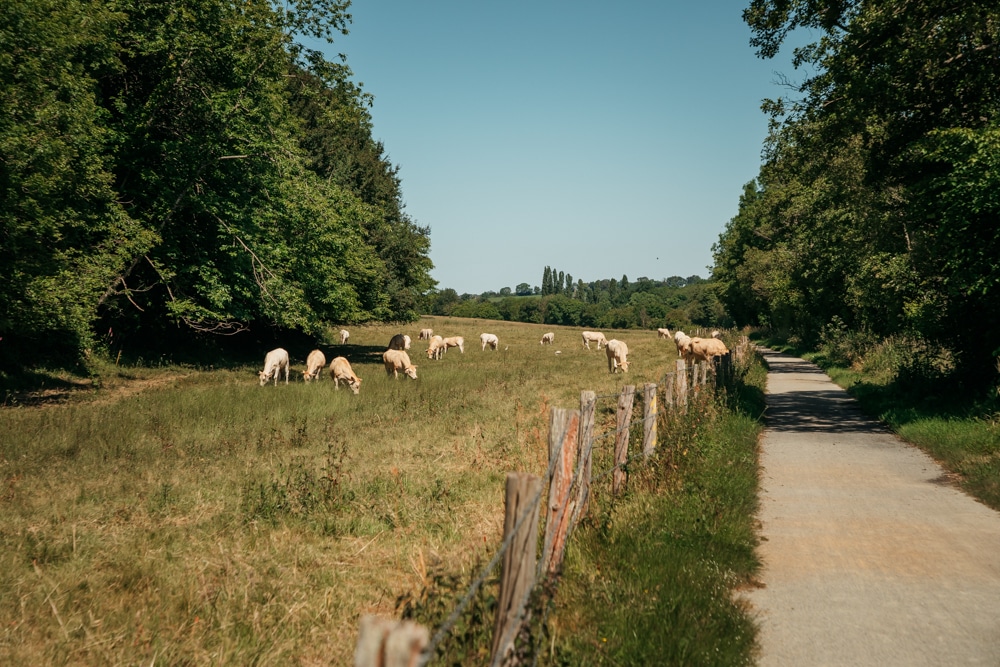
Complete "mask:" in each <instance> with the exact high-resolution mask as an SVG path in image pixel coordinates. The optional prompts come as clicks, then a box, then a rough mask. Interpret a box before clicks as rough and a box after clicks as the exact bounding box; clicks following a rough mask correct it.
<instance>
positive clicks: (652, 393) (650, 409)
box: [642, 382, 657, 458]
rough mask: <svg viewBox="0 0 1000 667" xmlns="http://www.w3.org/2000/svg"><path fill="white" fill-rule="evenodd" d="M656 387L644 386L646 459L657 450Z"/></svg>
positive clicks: (652, 385)
mask: <svg viewBox="0 0 1000 667" xmlns="http://www.w3.org/2000/svg"><path fill="white" fill-rule="evenodd" d="M656 413H657V410H656V385H655V384H653V383H652V382H647V383H646V384H644V385H643V386H642V455H643V456H645V457H646V458H649V456H650V455H651V454H652V453H653V450H655V449H656V416H657V415H656Z"/></svg>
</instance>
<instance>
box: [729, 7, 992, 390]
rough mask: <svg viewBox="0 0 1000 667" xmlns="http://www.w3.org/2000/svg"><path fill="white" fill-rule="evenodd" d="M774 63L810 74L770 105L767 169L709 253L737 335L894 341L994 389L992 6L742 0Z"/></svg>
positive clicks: (757, 39)
mask: <svg viewBox="0 0 1000 667" xmlns="http://www.w3.org/2000/svg"><path fill="white" fill-rule="evenodd" d="M744 19H745V20H746V21H747V23H748V24H749V25H750V28H751V29H752V31H753V39H752V43H753V45H754V46H756V47H757V49H758V54H759V55H760V56H762V57H765V58H769V57H772V56H774V55H775V54H776V53H777V52H778V50H779V48H780V47H781V46H782V44H783V41H784V38H785V36H786V35H787V34H788V33H789V32H790V31H792V30H794V29H796V28H799V27H806V28H809V29H810V30H812V31H814V34H815V35H816V37H817V41H816V42H814V43H812V44H809V45H806V46H802V47H799V48H797V49H796V50H795V62H796V65H808V66H809V69H810V70H811V73H810V75H808V76H806V77H805V78H804V79H803V80H802V81H801V82H799V83H798V84H797V89H796V93H797V94H796V95H793V96H792V97H791V98H789V99H779V100H770V101H767V102H766V103H765V105H764V109H765V111H767V112H768V113H769V114H770V116H771V120H772V123H771V132H770V136H769V138H768V140H767V143H766V145H765V158H766V159H765V162H764V164H763V166H762V167H761V169H760V173H759V175H758V177H757V178H756V179H755V180H754V181H752V182H751V183H749V184H747V185H746V187H745V188H744V191H743V196H742V198H741V200H740V206H739V213H738V214H737V215H736V217H734V218H733V219H732V221H731V222H730V223H729V225H728V226H727V228H726V230H725V232H724V233H723V234H722V236H721V237H720V239H719V242H718V244H717V245H716V247H715V268H714V271H713V277H714V279H715V280H716V281H717V282H718V284H719V290H720V292H719V293H720V296H721V298H722V301H723V302H724V303H725V304H726V306H727V309H728V311H729V312H730V313H731V314H732V315H733V317H734V318H735V319H736V321H737V322H738V323H740V324H760V325H765V326H769V327H772V328H774V329H777V330H783V331H786V332H788V333H789V334H790V335H794V336H797V337H799V338H800V339H801V340H802V341H804V342H807V343H809V342H816V341H818V340H819V339H821V338H822V337H823V335H824V332H827V334H828V335H834V334H835V332H836V331H846V332H854V334H861V335H863V337H865V336H866V337H868V338H870V339H871V340H875V341H878V340H880V339H885V338H887V337H891V336H905V337H909V338H911V339H916V340H921V341H925V342H926V343H927V345H926V349H927V350H932V351H936V352H935V354H938V355H940V353H941V352H942V351H946V352H948V353H949V354H950V355H951V356H952V360H953V366H954V372H956V373H957V374H958V375H959V376H962V377H964V378H967V379H975V380H976V381H977V382H981V381H988V380H990V379H991V378H995V374H996V363H997V356H998V354H1000V307H998V306H1000V196H998V193H1000V4H997V3H996V2H986V1H983V0H969V2H962V3H955V2H940V1H937V0H920V1H916V2H908V3H906V9H905V11H902V10H901V6H900V5H898V3H886V2H861V1H860V0H848V1H846V2H844V1H839V0H838V1H837V2H833V1H830V0H820V1H818V2H791V3H790V2H783V1H778V0H753V2H751V3H750V6H749V8H748V9H747V10H746V11H745V12H744Z"/></svg>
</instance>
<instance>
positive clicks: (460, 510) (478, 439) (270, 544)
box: [0, 318, 753, 665]
mask: <svg viewBox="0 0 1000 667" xmlns="http://www.w3.org/2000/svg"><path fill="white" fill-rule="evenodd" d="M423 326H430V327H433V328H434V329H435V331H436V332H438V333H442V334H445V335H448V334H456V335H462V336H464V337H465V339H466V341H467V345H466V349H465V353H464V354H460V353H459V352H458V351H457V350H455V349H453V350H451V351H449V352H448V353H447V354H446V355H445V358H444V359H443V360H442V361H439V362H431V361H429V360H427V359H426V356H425V355H424V354H423V350H424V349H425V348H426V344H425V343H424V342H423V341H417V340H415V339H416V334H417V331H418V330H419V328H421V327H423ZM350 329H351V343H352V344H351V345H347V346H344V347H340V346H338V345H333V344H325V343H321V344H320V345H319V347H321V349H323V350H324V352H325V353H326V355H327V359H328V360H329V359H332V357H334V356H337V355H340V354H342V355H344V356H347V357H348V358H349V359H350V360H351V363H352V365H353V366H354V369H355V371H356V372H357V374H358V375H359V376H360V377H361V378H362V379H363V384H362V387H361V393H360V395H357V396H355V395H353V394H352V393H351V392H350V391H348V390H346V389H342V390H341V391H335V390H334V388H333V383H332V382H331V381H329V379H328V377H325V378H324V379H323V380H322V381H320V382H319V383H316V384H309V385H307V384H305V383H303V382H302V381H301V370H302V367H303V362H304V359H305V357H306V355H307V353H308V352H309V349H310V348H311V346H307V345H300V344H298V343H296V344H295V345H292V344H288V345H286V347H287V349H288V350H289V352H290V353H291V357H292V382H291V383H290V384H289V385H288V386H285V384H284V383H283V382H281V383H279V384H278V386H277V387H274V386H272V385H268V386H266V387H260V386H258V380H257V371H258V370H260V368H261V365H262V361H263V356H264V352H266V349H261V350H260V351H259V355H258V358H257V359H256V360H255V361H254V362H253V363H252V364H251V363H241V362H238V361H237V362H229V361H227V360H226V359H224V358H219V359H218V362H217V363H216V364H215V366H214V368H213V367H211V366H210V365H208V364H204V365H200V366H182V365H173V364H169V363H167V362H162V363H149V362H146V363H144V364H142V365H125V364H122V363H119V365H115V363H114V359H111V360H105V361H103V362H101V363H98V364H94V368H96V369H97V371H96V375H94V376H92V377H89V378H81V377H72V376H67V375H65V374H62V375H57V374H48V373H46V372H45V371H42V370H37V369H36V371H35V375H34V377H35V379H36V380H38V379H39V378H43V379H45V380H46V382H47V383H48V384H47V385H46V387H47V388H46V389H45V390H44V391H42V392H37V391H27V390H26V389H24V388H23V387H21V388H18V389H17V390H16V391H15V390H11V391H8V392H7V394H6V396H7V401H6V404H5V405H6V407H4V408H3V409H0V511H2V513H3V516H4V521H3V523H2V525H0V564H2V568H0V600H4V601H6V604H3V605H0V627H2V630H0V663H2V664H124V663H128V664H137V663H141V664H149V663H151V662H165V663H178V662H184V663H188V664H208V663H211V664H230V665H245V664H251V663H266V664H292V663H294V664H318V663H322V664H348V663H349V662H350V659H351V658H350V656H351V654H352V651H353V648H354V642H355V639H356V633H357V622H358V618H359V616H360V615H361V614H364V613H379V614H384V615H388V616H396V617H398V616H399V615H400V614H401V613H402V607H403V606H404V605H405V603H406V601H407V600H414V599H419V598H420V596H421V595H422V594H423V592H424V591H427V590H430V589H432V588H433V587H434V585H435V582H436V581H444V580H445V579H449V578H450V580H455V581H457V580H462V579H465V578H467V574H468V573H469V572H472V571H474V570H475V569H476V567H477V566H480V565H481V564H482V563H483V562H485V561H486V560H488V559H489V557H490V556H491V555H492V553H493V552H494V551H495V549H496V547H497V545H498V543H499V538H500V534H501V531H502V523H503V509H502V505H503V480H504V476H505V475H506V473H507V472H508V471H511V470H520V471H526V472H534V473H541V472H543V471H544V469H545V467H546V463H547V461H546V459H547V447H546V443H545V438H546V428H547V424H548V421H547V418H548V409H549V408H550V407H551V406H560V407H573V406H575V405H577V404H578V402H579V392H580V391H581V390H583V389H590V390H594V391H596V392H597V393H598V394H608V393H613V392H616V391H618V390H619V389H620V387H621V386H622V385H623V384H625V383H626V382H627V383H629V384H631V383H641V382H648V381H659V379H660V378H661V377H662V376H663V374H664V373H665V372H666V371H667V370H669V369H670V368H672V367H673V363H674V359H675V356H676V353H675V350H674V347H673V345H672V343H671V342H670V341H664V340H658V339H657V338H656V335H655V333H653V332H638V331H610V330H608V331H606V333H607V334H608V336H609V338H610V337H612V336H618V337H620V338H622V339H623V340H626V341H627V342H628V344H629V347H630V350H631V354H630V361H631V362H632V365H631V367H630V371H629V373H628V375H627V376H623V375H621V374H619V375H611V374H609V373H608V372H607V363H606V359H605V356H604V353H603V352H598V351H596V350H590V351H588V350H586V349H584V348H583V347H582V346H581V343H580V335H579V329H574V328H567V329H563V328H559V327H549V326H545V327H543V326H538V325H526V324H513V323H503V322H488V323H487V322H483V321H476V320H463V319H449V318H426V319H424V320H423V321H421V322H418V323H415V324H412V325H407V326H406V327H394V326H371V327H351V328H350ZM549 330H552V331H555V334H556V340H555V345H554V346H544V347H543V346H541V345H539V340H540V338H541V334H542V333H543V332H544V331H549ZM399 331H403V332H406V333H409V334H410V335H411V336H412V337H413V338H414V348H413V350H411V358H412V360H413V362H414V363H416V364H417V365H418V375H419V378H420V379H419V380H417V381H411V380H404V379H400V380H397V381H392V380H389V379H388V378H386V376H385V372H384V370H383V368H382V364H381V361H380V354H381V352H382V351H383V350H384V349H385V345H386V343H387V342H388V340H389V338H390V336H391V335H392V334H394V333H397V332H399ZM483 331H490V332H492V333H495V334H497V335H498V336H499V337H500V347H499V350H498V351H497V352H492V351H489V350H487V351H486V352H482V351H481V350H480V348H479V345H478V337H479V334H480V333H481V332H483ZM556 351H559V352H560V354H556ZM119 361H120V360H119ZM721 411H722V406H721V405H718V406H715V405H709V406H705V407H704V408H703V409H700V411H697V412H695V411H693V412H692V413H691V414H692V418H694V417H695V415H698V414H703V413H704V414H705V415H706V417H705V419H706V420H708V421H705V422H704V423H702V424H700V425H698V426H697V429H698V431H697V432H698V435H697V437H693V438H692V439H691V442H690V444H689V445H688V446H687V447H686V449H682V450H680V451H679V452H677V454H676V461H675V462H674V463H673V464H672V465H676V467H677V470H679V471H687V470H691V471H695V470H701V469H702V468H703V467H704V466H709V467H711V466H714V465H719V464H722V463H725V464H727V465H728V463H729V462H730V461H732V465H733V466H734V469H735V468H739V469H742V468H743V467H744V466H746V465H749V463H748V461H747V460H746V457H747V456H752V454H753V450H752V446H751V449H749V450H744V451H743V453H742V454H741V455H739V456H737V455H736V454H735V453H725V452H724V451H719V452H716V449H717V448H720V447H723V445H722V444H721V443H724V442H726V441H727V439H728V438H730V437H735V436H726V437H724V438H716V437H713V436H712V435H710V434H711V433H712V431H711V430H710V429H709V427H708V424H709V423H710V422H711V423H714V422H715V421H716V420H717V419H720V418H721V417H716V416H712V417H711V419H710V420H709V419H708V417H709V416H711V415H716V413H719V414H721ZM746 428H747V429H749V428H750V427H749V425H747V426H746ZM726 447H728V445H727V446H726ZM685 451H686V453H685ZM726 451H728V450H726ZM664 465H666V460H665V461H664ZM645 474H648V475H650V476H651V477H650V479H649V480H648V481H643V480H644V477H643V475H645ZM702 475H707V472H704V471H702V472H697V473H695V472H692V473H690V476H689V475H688V474H687V473H684V474H683V475H681V476H679V477H677V478H676V479H675V478H674V477H672V476H671V475H668V474H667V468H664V469H663V470H662V471H661V472H659V473H654V472H652V471H651V472H649V473H639V472H637V473H636V478H635V479H636V480H637V483H636V485H635V488H636V491H635V492H634V500H632V498H633V496H632V495H630V496H629V498H630V499H629V500H627V501H626V503H627V505H626V506H628V505H630V504H632V503H633V502H634V503H637V507H638V508H640V509H635V510H632V513H634V514H635V515H636V516H637V517H639V519H642V516H641V515H642V513H643V511H645V512H647V514H646V515H645V516H646V517H652V516H654V514H653V511H654V510H655V511H656V512H660V511H666V509H667V507H668V505H667V504H666V503H661V502H660V501H659V500H656V501H654V500H649V501H642V500H640V498H641V497H642V496H643V495H644V494H643V493H642V492H641V489H643V488H645V487H647V486H648V487H649V488H651V489H653V488H660V487H666V488H671V487H672V486H674V485H676V486H677V487H678V488H679V489H682V490H683V494H687V495H689V496H690V500H689V501H688V502H687V503H685V504H683V505H681V509H680V510H679V512H680V514H678V515H676V516H674V515H670V514H664V515H663V516H662V517H661V518H660V519H658V520H657V521H656V523H661V522H662V524H663V525H665V526H671V528H670V531H672V532H671V533H670V534H671V535H674V536H675V537H673V538H671V539H675V540H676V541H678V542H681V543H684V542H690V546H691V549H692V551H690V552H689V554H688V556H689V557H690V558H692V559H694V558H695V552H697V551H701V550H703V549H704V548H705V547H706V546H710V547H711V550H712V551H711V553H709V552H706V558H707V559H708V560H709V561H710V562H709V563H707V564H703V565H701V566H699V570H698V572H701V571H702V570H704V571H705V572H711V571H712V569H713V568H716V567H718V568H719V572H720V574H719V577H718V578H717V579H714V580H713V581H715V582H716V584H715V585H721V584H722V583H726V582H728V584H735V583H737V582H738V581H743V580H745V572H746V564H745V561H746V560H747V559H748V558H749V556H748V555H747V554H746V553H744V554H743V555H742V556H740V555H739V552H740V550H741V549H744V548H749V547H744V546H740V547H738V548H732V549H730V547H729V546H728V543H729V542H730V541H732V542H734V543H739V544H744V542H743V540H746V539H749V537H748V536H744V537H740V538H739V540H737V539H736V537H735V536H734V535H735V534H734V532H733V531H734V529H732V528H723V527H722V526H723V525H724V524H721V523H719V521H720V519H719V517H718V516H717V515H718V513H720V512H722V513H723V514H728V513H729V512H731V511H732V512H739V511H741V510H739V509H738V508H737V509H733V510H731V509H730V508H729V501H728V500H727V498H728V496H727V495H726V494H727V493H729V492H728V491H725V492H724V491H723V490H721V489H718V488H716V487H715V486H714V485H715V484H716V483H717V482H718V481H719V480H718V479H716V480H714V481H712V480H711V479H709V478H708V477H702ZM659 477H662V478H663V479H662V480H658V478H659ZM681 480H684V481H683V482H682V481H681ZM740 483H741V484H744V485H745V484H748V483H749V482H747V481H745V480H744V481H742V482H740ZM678 492H679V493H680V492H681V491H678ZM630 493H631V492H630ZM644 506H645V507H648V508H649V509H648V510H641V508H642V507H644ZM623 512H625V513H626V514H627V513H628V512H629V511H628V510H623ZM626 514H623V515H622V516H623V517H624V516H625V515H626ZM614 516H617V515H609V516H608V517H604V516H602V515H596V516H595V517H594V523H593V525H592V526H590V527H588V528H586V530H585V533H591V534H592V537H590V538H587V539H586V540H585V543H588V544H589V542H590V541H591V540H592V539H598V537H599V536H600V535H603V534H608V535H609V536H613V534H612V533H609V532H608V531H609V530H611V529H612V528H611V527H613V526H615V523H614V522H615V521H616V520H617V519H614ZM637 520H638V519H637ZM642 520H646V521H651V519H649V518H646V519H642ZM691 522H694V525H690V524H691ZM700 524H705V525H707V526H708V528H700V527H699V525H700ZM726 525H728V524H726ZM621 528H622V530H627V528H626V527H625V525H622V527H621ZM615 530H617V529H616V528H615ZM581 535H584V536H585V534H584V533H582V534H581ZM585 537H586V536H585ZM574 548H577V547H574ZM579 548H580V549H581V553H580V554H579V555H576V556H574V558H596V556H591V555H588V554H587V552H586V551H585V550H584V547H582V546H581V547H579ZM588 548H589V547H588ZM716 551H717V552H718V555H716ZM730 551H732V553H730ZM741 560H742V564H741V563H740V561H741ZM690 562H691V563H694V562H696V561H695V560H691V561H690ZM734 563H736V564H734ZM572 567H574V568H575V567H577V566H575V565H574V566H572ZM581 568H582V566H581ZM688 571H691V570H690V567H689V568H688ZM731 571H732V572H736V573H737V574H736V575H732V574H729V573H730V572H731ZM697 576H698V577H701V576H702V574H698V575H697ZM682 583H683V582H682ZM679 585H680V584H679ZM685 585H686V584H685ZM457 586H458V585H457V584H456V586H455V592H456V593H461V592H464V588H463V589H462V590H458V587H457ZM706 590H707V591H709V592H710V591H711V590H715V597H720V596H721V598H723V601H722V602H721V603H720V602H718V601H717V600H713V601H711V602H708V601H706V600H707V599H708V597H711V596H710V595H709V594H708V593H703V594H700V595H702V598H699V599H700V600H701V601H697V600H695V601H692V602H691V603H690V604H692V605H699V604H713V605H715V604H721V605H722V606H723V607H724V606H726V604H728V603H727V602H725V600H728V589H725V588H718V589H712V588H711V587H709V588H708V589H706ZM566 591H567V594H571V593H572V591H573V586H570V585H567V587H566ZM679 594H682V595H683V592H680V593H679ZM706 596H707V597H706ZM444 599H446V600H450V599H449V598H444ZM489 603H490V601H489V599H488V598H484V599H483V602H482V604H483V605H488V604H489ZM447 611H450V607H449V609H448V610H446V611H445V613H447ZM707 613H708V611H707V609H706V610H700V611H699V610H697V609H694V610H692V611H690V614H691V617H692V618H695V617H704V616H705V615H706V614H707ZM713 613H714V612H713ZM561 627H562V628H567V627H569V626H566V625H562V626H561ZM589 627H590V626H585V625H581V626H580V629H581V630H584V629H589ZM559 633H560V634H559V635H558V636H559V638H560V641H563V640H565V639H566V638H567V630H566V629H562V630H560V631H559ZM611 636H612V637H614V635H611ZM461 640H462V637H461V635H460V636H459V637H458V638H457V639H456V641H459V642H460V641H461ZM685 641H689V639H688V640H685ZM699 641H700V640H699ZM689 650H695V649H693V648H692V649H689ZM477 659H478V658H477V657H476V656H475V655H472V656H468V657H467V659H466V660H465V661H464V663H465V664H478V663H477Z"/></svg>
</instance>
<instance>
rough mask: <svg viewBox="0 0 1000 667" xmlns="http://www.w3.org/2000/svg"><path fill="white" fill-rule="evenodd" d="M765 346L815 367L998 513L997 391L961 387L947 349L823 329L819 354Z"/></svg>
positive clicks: (779, 341)
mask: <svg viewBox="0 0 1000 667" xmlns="http://www.w3.org/2000/svg"><path fill="white" fill-rule="evenodd" d="M766 342H767V344H768V345H770V346H772V347H774V348H775V349H780V350H783V351H787V352H790V353H793V354H796V355H798V356H802V357H804V358H806V359H809V360H810V361H813V362H814V363H816V364H818V365H819V366H820V367H821V368H823V370H824V371H826V372H827V373H828V374H829V375H830V377H831V378H832V379H833V381H834V382H836V383H837V384H838V385H840V386H841V387H844V388H845V389H847V391H848V392H849V393H850V394H851V395H852V396H854V397H855V398H856V399H858V402H859V403H860V405H861V408H862V409H863V410H864V411H865V412H866V413H868V414H870V415H871V416H873V417H876V418H878V419H880V420H881V421H883V422H884V423H885V424H886V425H888V426H889V427H890V428H891V429H892V430H893V431H895V432H896V433H897V434H898V435H899V436H900V437H902V438H903V439H904V440H906V441H908V442H912V443H913V444H915V445H917V446H919V447H920V448H921V449H923V450H924V451H926V452H927V453H928V454H930V455H931V456H933V457H934V458H935V459H936V460H937V461H939V462H940V463H941V464H942V465H943V466H944V467H945V468H946V469H947V470H948V471H949V475H950V477H951V481H953V482H955V483H957V484H958V485H959V486H960V487H961V488H962V489H964V490H965V491H966V492H968V493H969V494H970V495H972V496H973V497H975V498H977V499H979V500H980V501H981V502H983V503H985V504H986V505H989V506H990V507H992V508H994V509H997V510H1000V387H997V386H994V387H992V388H990V389H989V390H988V391H983V390H981V389H980V388H978V386H976V385H973V386H971V387H970V386H967V385H965V384H964V383H963V382H962V379H961V377H960V376H956V375H955V374H954V370H955V365H954V362H953V360H952V357H951V353H950V352H949V351H948V350H947V349H944V348H941V347H938V346H934V345H932V344H929V343H927V342H926V341H922V340H920V339H919V338H916V337H906V336H894V337H891V338H888V339H883V340H878V339H875V338H873V337H870V336H865V335H861V334H857V333H850V332H847V331H846V330H843V329H831V328H827V329H826V330H824V333H823V336H822V342H821V343H820V345H819V346H818V349H812V350H810V349H807V348H805V347H804V346H802V345H801V343H799V342H798V341H797V340H795V339H794V338H793V339H792V341H791V343H790V342H789V339H788V338H787V337H784V336H775V335H772V336H771V337H770V338H769V339H768V340H767V341H766ZM997 370H998V372H1000V369H997Z"/></svg>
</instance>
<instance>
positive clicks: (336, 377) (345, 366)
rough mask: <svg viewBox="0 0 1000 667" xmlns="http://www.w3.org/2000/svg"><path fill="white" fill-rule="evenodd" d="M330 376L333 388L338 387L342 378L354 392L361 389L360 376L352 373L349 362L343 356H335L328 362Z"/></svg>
mask: <svg viewBox="0 0 1000 667" xmlns="http://www.w3.org/2000/svg"><path fill="white" fill-rule="evenodd" d="M330 377H332V378H333V387H334V389H340V381H341V380H343V381H344V382H346V383H347V386H348V387H350V388H351V391H353V392H354V393H355V394H357V393H358V392H359V391H361V378H359V377H358V376H357V375H355V374H354V369H353V368H351V362H349V361H348V360H347V359H345V358H344V357H337V358H336V359H334V360H333V361H331V362H330Z"/></svg>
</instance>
